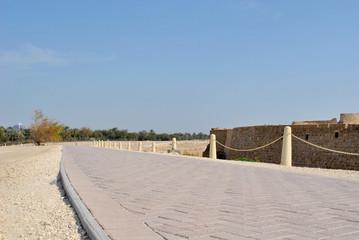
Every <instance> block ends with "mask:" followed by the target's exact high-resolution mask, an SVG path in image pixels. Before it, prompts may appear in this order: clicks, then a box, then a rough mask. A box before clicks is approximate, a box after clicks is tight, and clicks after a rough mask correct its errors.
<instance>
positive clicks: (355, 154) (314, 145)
mask: <svg viewBox="0 0 359 240" xmlns="http://www.w3.org/2000/svg"><path fill="white" fill-rule="evenodd" d="M291 135H292V136H293V137H294V138H296V139H298V140H299V141H302V142H304V143H306V144H308V145H311V146H313V147H316V148H319V149H322V150H326V151H329V152H334V153H339V154H346V155H352V156H359V153H349V152H343V151H338V150H332V149H329V148H325V147H322V146H318V145H316V144H314V143H310V142H308V141H305V140H303V139H301V138H300V137H297V136H295V135H294V134H291Z"/></svg>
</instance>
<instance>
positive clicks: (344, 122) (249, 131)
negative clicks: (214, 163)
mask: <svg viewBox="0 0 359 240" xmlns="http://www.w3.org/2000/svg"><path fill="white" fill-rule="evenodd" d="M285 126H286V125H266V126H251V127H237V128H230V129H229V128H212V129H211V131H210V133H211V134H215V135H216V139H217V141H218V142H220V143H222V144H224V145H225V146H227V147H230V148H234V149H251V148H256V147H259V146H263V145H265V144H267V143H270V142H272V141H273V140H275V139H277V138H279V137H281V136H282V135H283V131H284V127H285ZM291 128H292V134H294V135H296V136H297V137H300V138H302V139H303V140H306V141H308V142H311V143H313V144H316V145H319V146H322V147H326V148H329V149H333V150H339V151H343V152H349V153H359V113H342V114H340V120H339V121H337V119H336V118H333V119H331V120H319V121H294V122H293V123H292V125H291ZM281 151H282V141H278V142H276V143H274V144H272V145H270V146H268V147H266V148H264V149H260V150H256V151H251V152H237V151H234V150H230V149H227V148H224V147H222V146H220V145H219V144H217V158H219V159H238V158H250V159H253V160H255V159H258V161H260V162H266V163H275V164H280V159H281ZM208 155H209V146H208V147H207V149H206V151H205V152H204V153H203V156H204V157H208ZM292 164H293V166H302V167H315V168H331V169H347V170H359V156H353V155H344V154H339V153H333V152H329V151H326V150H322V149H319V148H316V147H313V146H310V145H308V144H306V143H303V142H301V141H299V140H297V139H295V138H292Z"/></svg>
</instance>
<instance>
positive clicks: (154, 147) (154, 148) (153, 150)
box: [152, 142, 156, 153]
mask: <svg viewBox="0 0 359 240" xmlns="http://www.w3.org/2000/svg"><path fill="white" fill-rule="evenodd" d="M152 152H154V153H155V152H156V143H155V142H152Z"/></svg>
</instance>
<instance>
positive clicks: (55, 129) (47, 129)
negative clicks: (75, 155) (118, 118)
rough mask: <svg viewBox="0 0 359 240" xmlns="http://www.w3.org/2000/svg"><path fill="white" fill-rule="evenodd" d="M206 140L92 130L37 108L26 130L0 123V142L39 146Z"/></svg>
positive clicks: (201, 136)
mask: <svg viewBox="0 0 359 240" xmlns="http://www.w3.org/2000/svg"><path fill="white" fill-rule="evenodd" d="M172 138H176V139H177V140H179V141H180V140H195V139H208V138H209V136H208V135H207V134H204V133H202V132H200V133H192V134H191V133H171V134H169V133H156V132H155V131H154V130H152V129H151V130H150V131H146V130H142V131H140V132H129V131H128V130H127V129H122V130H121V129H118V128H116V127H115V128H111V129H104V130H91V129H90V128H88V127H82V128H80V129H78V128H70V127H69V126H65V125H63V124H60V123H59V122H57V121H55V120H51V119H48V118H47V117H45V116H44V115H43V113H42V112H41V111H40V110H36V111H34V123H33V124H32V125H31V126H30V127H29V128H25V129H19V130H14V129H13V128H12V127H8V128H5V127H2V126H0V144H3V143H6V142H8V143H30V142H34V143H35V144H37V145H40V144H41V143H43V142H47V141H66V142H71V141H92V140H104V141H107V140H116V141H147V140H149V141H169V140H171V139H172Z"/></svg>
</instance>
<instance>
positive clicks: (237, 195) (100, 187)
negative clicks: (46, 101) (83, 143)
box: [64, 146, 359, 240]
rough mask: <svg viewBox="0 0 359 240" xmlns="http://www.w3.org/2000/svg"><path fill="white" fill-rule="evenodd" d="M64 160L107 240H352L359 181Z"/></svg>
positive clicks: (225, 166)
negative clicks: (107, 235) (109, 239)
mask: <svg viewBox="0 0 359 240" xmlns="http://www.w3.org/2000/svg"><path fill="white" fill-rule="evenodd" d="M64 161H65V168H66V172H67V174H68V175H69V178H70V181H71V182H72V184H73V185H74V188H75V190H76V191H78V193H79V195H80V197H81V198H82V199H83V201H84V203H85V204H86V205H87V207H88V208H89V209H90V211H91V212H92V213H93V215H94V217H95V218H96V219H97V220H98V222H99V223H100V224H101V225H102V226H103V228H104V229H105V231H106V232H107V233H109V236H110V237H111V238H113V239H171V240H172V239H173V240H177V239H196V240H216V239H227V240H231V239H359V181H355V180H345V179H337V178H329V177H321V176H317V175H310V174H300V173H293V172H286V171H280V170H275V169H268V168H260V167H252V166H245V165H243V164H236V163H233V162H229V161H220V160H217V161H211V160H205V159H195V158H188V157H181V156H168V155H159V154H149V153H139V152H130V151H121V150H113V149H104V148H94V147H80V146H65V147H64ZM74 169H76V171H75V170H74ZM84 179H87V180H86V181H87V182H88V183H90V182H91V183H90V185H86V184H84V182H86V181H85V180H84ZM89 186H91V187H89ZM89 188H91V189H89ZM94 199H95V200H94ZM101 199H102V200H101ZM102 203H103V204H102ZM96 207H97V209H96Z"/></svg>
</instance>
